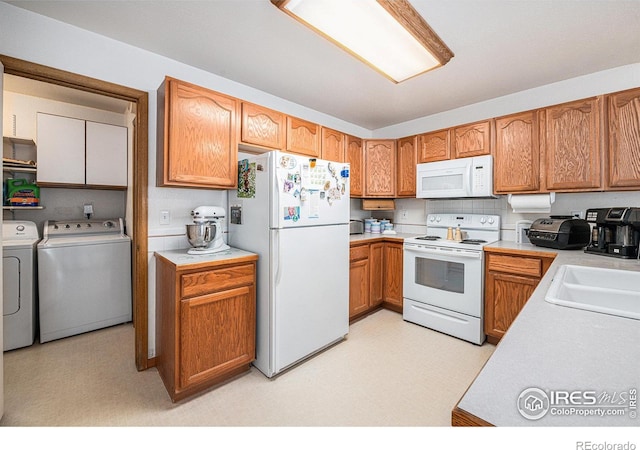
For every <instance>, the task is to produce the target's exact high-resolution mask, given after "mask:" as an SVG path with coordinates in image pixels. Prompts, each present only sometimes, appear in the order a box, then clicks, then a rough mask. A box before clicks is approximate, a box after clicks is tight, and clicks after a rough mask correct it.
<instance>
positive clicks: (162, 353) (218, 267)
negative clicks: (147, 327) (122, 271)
mask: <svg viewBox="0 0 640 450" xmlns="http://www.w3.org/2000/svg"><path fill="white" fill-rule="evenodd" d="M256 260H257V256H244V257H241V258H236V259H230V260H224V261H222V260H218V261H216V262H212V263H199V264H192V265H185V266H176V265H175V264H173V263H172V262H171V261H169V260H167V259H165V258H163V257H161V256H158V255H156V345H157V356H156V367H157V369H158V373H159V374H160V377H161V378H162V381H163V382H164V385H165V387H166V388H167V391H168V392H169V396H170V397H171V400H173V401H174V402H175V401H178V400H182V399H184V398H185V397H187V396H190V395H193V394H195V393H197V392H200V391H202V390H204V389H206V388H209V387H211V386H213V385H216V384H218V383H221V382H223V381H226V380H228V379H229V378H231V377H234V376H236V375H238V374H240V373H242V372H245V371H247V370H249V368H250V364H251V362H252V361H253V360H254V359H255V340H256V289H255V279H256Z"/></svg>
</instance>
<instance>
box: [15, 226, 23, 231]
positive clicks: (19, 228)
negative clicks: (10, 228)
mask: <svg viewBox="0 0 640 450" xmlns="http://www.w3.org/2000/svg"><path fill="white" fill-rule="evenodd" d="M16 230H18V231H24V225H18V226H17V227H16Z"/></svg>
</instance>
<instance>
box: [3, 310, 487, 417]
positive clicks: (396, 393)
mask: <svg viewBox="0 0 640 450" xmlns="http://www.w3.org/2000/svg"><path fill="white" fill-rule="evenodd" d="M494 349H495V347H494V346H493V345H490V344H487V343H485V344H484V345H482V346H476V345H473V344H470V343H468V342H465V341H462V340H459V339H455V338H452V337H450V336H446V335H444V334H441V333H438V332H435V331H432V330H429V329H426V328H423V327H420V326H418V325H414V324H411V323H408V322H404V321H403V320H402V316H401V315H400V314H397V313H394V312H390V311H387V310H381V311H378V312H376V313H374V314H372V315H370V316H368V317H366V318H364V319H362V320H360V321H358V322H356V323H354V324H352V325H351V327H350V331H349V335H348V338H347V339H346V340H345V341H342V342H340V343H338V344H337V345H335V346H333V347H331V348H329V349H328V350H326V351H324V352H322V353H320V354H318V355H316V356H314V357H313V358H310V359H308V360H306V361H305V362H303V363H302V364H300V365H298V366H296V367H294V368H292V369H290V370H289V371H287V372H284V373H283V374H281V375H279V376H278V377H276V378H274V379H271V380H270V379H268V378H266V377H265V376H264V375H262V373H260V372H259V371H258V370H257V369H255V368H252V369H251V371H250V372H248V373H246V374H244V375H241V376H239V377H238V378H236V379H234V380H232V381H230V382H228V383H226V384H224V385H221V386H219V387H215V388H212V389H210V390H208V391H206V392H204V393H202V394H200V395H197V396H195V397H192V398H190V399H187V400H184V401H182V402H179V403H176V404H174V403H172V402H171V400H170V398H169V396H168V394H167V392H166V391H165V388H164V385H163V384H162V381H161V379H160V376H159V375H158V372H157V371H156V369H155V368H152V369H149V370H146V371H144V372H138V371H136V368H135V364H134V330H133V327H132V325H131V324H124V325H119V326H116V327H111V328H107V329H103V330H98V331H94V332H91V333H86V334H83V335H79V336H73V337H69V338H66V339H61V340H58V341H53V342H48V343H45V344H35V345H33V346H31V347H28V348H24V349H19V350H14V351H10V352H6V353H5V354H4V374H5V375H4V377H5V387H4V389H5V408H4V409H5V414H4V417H3V419H2V420H1V421H0V425H3V426H11V427H21V426H38V427H50V426H96V427H103V426H107V427H111V426H122V427H124V426H126V427H128V426H137V427H143V426H175V427H178V426H207V427H219V426H225V427H227V426H252V427H280V426H308V427H315V426H322V427H324V426H327V427H343V426H348V427H352V426H365V427H366V426H376V427H381V426H394V427H398V426H420V427H422V426H449V425H450V418H451V409H452V408H453V407H454V405H455V404H456V403H457V401H458V400H459V399H460V397H461V396H462V394H463V393H464V392H465V390H466V389H467V387H468V386H469V384H470V383H471V382H472V381H473V379H474V377H475V376H476V374H477V373H478V372H479V370H480V369H481V368H482V366H483V364H484V363H485V361H486V360H487V359H488V358H489V357H490V356H491V354H492V353H493V351H494Z"/></svg>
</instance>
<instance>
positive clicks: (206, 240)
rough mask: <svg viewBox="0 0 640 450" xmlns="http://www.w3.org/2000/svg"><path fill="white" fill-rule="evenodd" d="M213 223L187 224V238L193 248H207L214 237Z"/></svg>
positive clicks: (214, 228) (214, 226)
mask: <svg viewBox="0 0 640 450" xmlns="http://www.w3.org/2000/svg"><path fill="white" fill-rule="evenodd" d="M216 228H217V227H216V224H215V223H195V224H191V225H187V239H188V240H189V244H191V246H192V247H194V248H207V247H208V246H209V244H210V243H211V241H213V239H214V238H215V237H216V231H217V230H216Z"/></svg>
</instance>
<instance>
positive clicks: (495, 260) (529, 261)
mask: <svg viewBox="0 0 640 450" xmlns="http://www.w3.org/2000/svg"><path fill="white" fill-rule="evenodd" d="M488 256H489V258H488V259H489V264H488V265H487V268H488V270H493V271H497V272H506V273H513V274H516V275H530V276H533V277H542V261H541V260H540V259H537V258H527V257H523V256H509V255H493V254H489V255H488Z"/></svg>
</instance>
